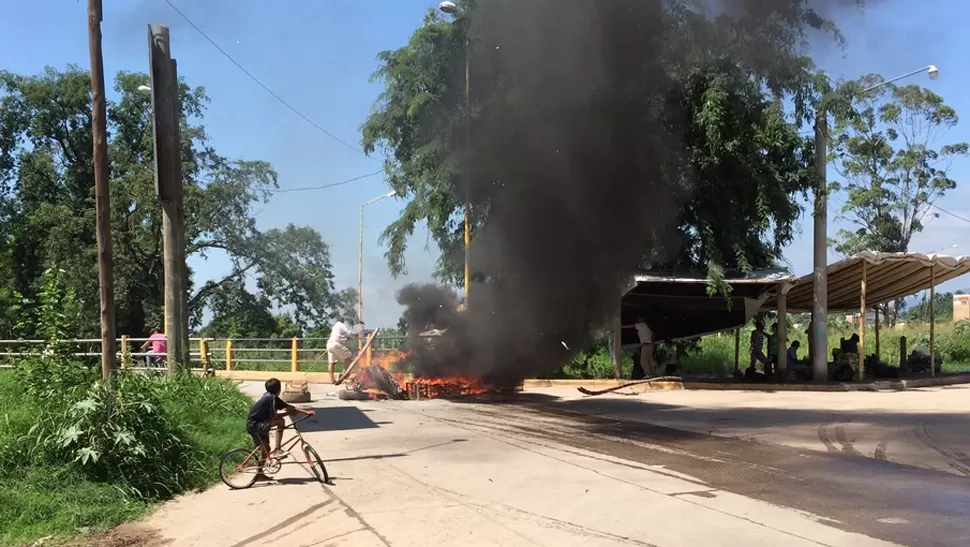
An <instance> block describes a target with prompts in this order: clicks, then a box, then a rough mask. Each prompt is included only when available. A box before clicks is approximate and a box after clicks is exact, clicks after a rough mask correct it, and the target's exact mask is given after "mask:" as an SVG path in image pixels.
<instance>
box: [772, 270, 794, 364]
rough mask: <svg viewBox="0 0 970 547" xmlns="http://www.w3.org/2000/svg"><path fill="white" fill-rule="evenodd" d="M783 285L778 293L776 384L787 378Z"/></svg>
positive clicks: (785, 298) (786, 288)
mask: <svg viewBox="0 0 970 547" xmlns="http://www.w3.org/2000/svg"><path fill="white" fill-rule="evenodd" d="M789 288H791V285H789V284H788V283H785V284H784V285H782V286H781V290H780V291H778V362H777V363H776V364H775V377H776V380H777V381H778V382H782V381H784V380H785V379H786V378H788V289H789Z"/></svg>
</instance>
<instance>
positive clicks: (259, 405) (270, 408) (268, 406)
mask: <svg viewBox="0 0 970 547" xmlns="http://www.w3.org/2000/svg"><path fill="white" fill-rule="evenodd" d="M289 406H290V405H288V404H286V401H284V400H283V399H280V398H279V397H277V396H276V395H273V394H272V393H270V392H268V391H267V392H266V393H264V394H263V396H262V397H260V398H259V400H258V401H256V404H254V405H253V406H252V408H250V409H249V418H248V419H247V420H246V425H247V426H251V425H254V424H258V423H262V422H268V421H270V420H272V419H273V416H275V415H276V412H277V411H278V410H283V409H284V408H289Z"/></svg>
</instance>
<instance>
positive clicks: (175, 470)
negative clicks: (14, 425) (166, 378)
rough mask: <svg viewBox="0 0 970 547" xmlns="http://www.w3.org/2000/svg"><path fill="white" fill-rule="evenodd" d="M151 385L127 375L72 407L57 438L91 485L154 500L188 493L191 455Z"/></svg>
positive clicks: (67, 457)
mask: <svg viewBox="0 0 970 547" xmlns="http://www.w3.org/2000/svg"><path fill="white" fill-rule="evenodd" d="M150 381H151V380H147V379H144V378H143V377H140V376H134V375H127V376H121V377H119V378H117V379H114V380H111V381H98V382H95V383H94V384H93V385H91V387H90V388H89V389H88V390H87V392H86V393H85V394H84V397H83V398H81V399H80V400H79V401H77V402H75V403H74V404H72V405H71V406H70V407H69V408H68V410H67V412H66V416H65V417H64V422H63V423H64V425H63V426H61V427H60V428H59V430H58V431H57V432H56V434H55V435H54V438H53V441H54V442H55V443H56V446H57V448H58V449H60V450H63V457H64V458H65V460H66V461H67V462H69V463H70V465H72V466H74V467H76V468H77V469H78V471H80V472H81V473H83V474H84V475H86V476H87V477H88V478H90V479H91V480H94V481H98V482H106V483H117V484H118V485H119V486H121V487H122V488H124V489H126V490H127V491H128V492H129V493H130V494H131V495H133V496H134V497H136V498H141V499H149V500H150V499H164V498H167V497H170V496H172V495H174V494H176V493H178V492H181V491H182V490H183V489H184V488H183V484H182V479H183V477H184V476H185V475H186V472H187V470H188V468H189V450H190V449H189V447H188V445H187V444H186V443H185V441H184V440H183V439H182V436H181V435H180V433H181V431H180V430H179V429H180V428H179V427H178V425H176V424H174V423H172V422H170V421H169V420H168V418H167V417H166V416H165V414H164V410H163V408H162V403H161V401H160V400H159V398H158V397H157V396H156V394H155V393H154V392H153V390H152V388H151V386H150V385H148V384H149V382H150Z"/></svg>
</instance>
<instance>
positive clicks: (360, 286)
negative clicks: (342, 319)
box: [357, 190, 397, 347]
mask: <svg viewBox="0 0 970 547" xmlns="http://www.w3.org/2000/svg"><path fill="white" fill-rule="evenodd" d="M396 195H397V190H391V191H390V192H388V193H386V194H384V195H383V196H378V197H376V198H374V199H372V200H370V201H367V202H365V203H364V204H363V205H361V206H360V254H359V255H358V257H357V322H358V323H360V333H359V334H358V340H359V342H358V343H359V344H360V347H364V346H363V344H364V207H367V206H368V205H370V204H372V203H377V202H378V201H380V200H382V199H387V198H392V197H394V196H396Z"/></svg>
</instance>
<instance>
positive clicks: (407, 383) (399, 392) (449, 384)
mask: <svg viewBox="0 0 970 547" xmlns="http://www.w3.org/2000/svg"><path fill="white" fill-rule="evenodd" d="M405 357H407V353H405V352H403V351H399V350H392V351H382V352H375V353H374V354H373V355H372V357H371V364H370V365H369V366H366V367H364V368H362V369H361V370H360V371H359V372H358V373H357V375H356V376H355V378H354V381H353V382H351V384H352V385H354V386H357V388H358V390H360V391H365V392H368V393H371V394H372V396H373V395H374V393H373V392H375V391H377V392H381V393H383V394H384V395H387V396H389V397H393V398H402V399H404V398H407V399H433V398H438V397H457V396H461V395H480V394H483V393H488V392H489V391H490V390H489V388H488V386H486V385H485V383H484V382H483V381H482V379H481V378H473V377H464V376H455V377H431V378H429V377H416V376H414V375H413V374H411V373H407V372H400V371H399V370H397V368H398V367H395V364H397V363H398V362H400V361H401V360H402V359H404V358H405ZM375 367H377V368H379V369H381V370H380V371H377V370H374V368H375ZM388 379H391V380H393V383H396V384H397V385H396V386H395V385H392V382H389V381H387V380H388ZM378 384H389V385H378ZM389 391H391V392H394V391H396V393H389Z"/></svg>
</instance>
